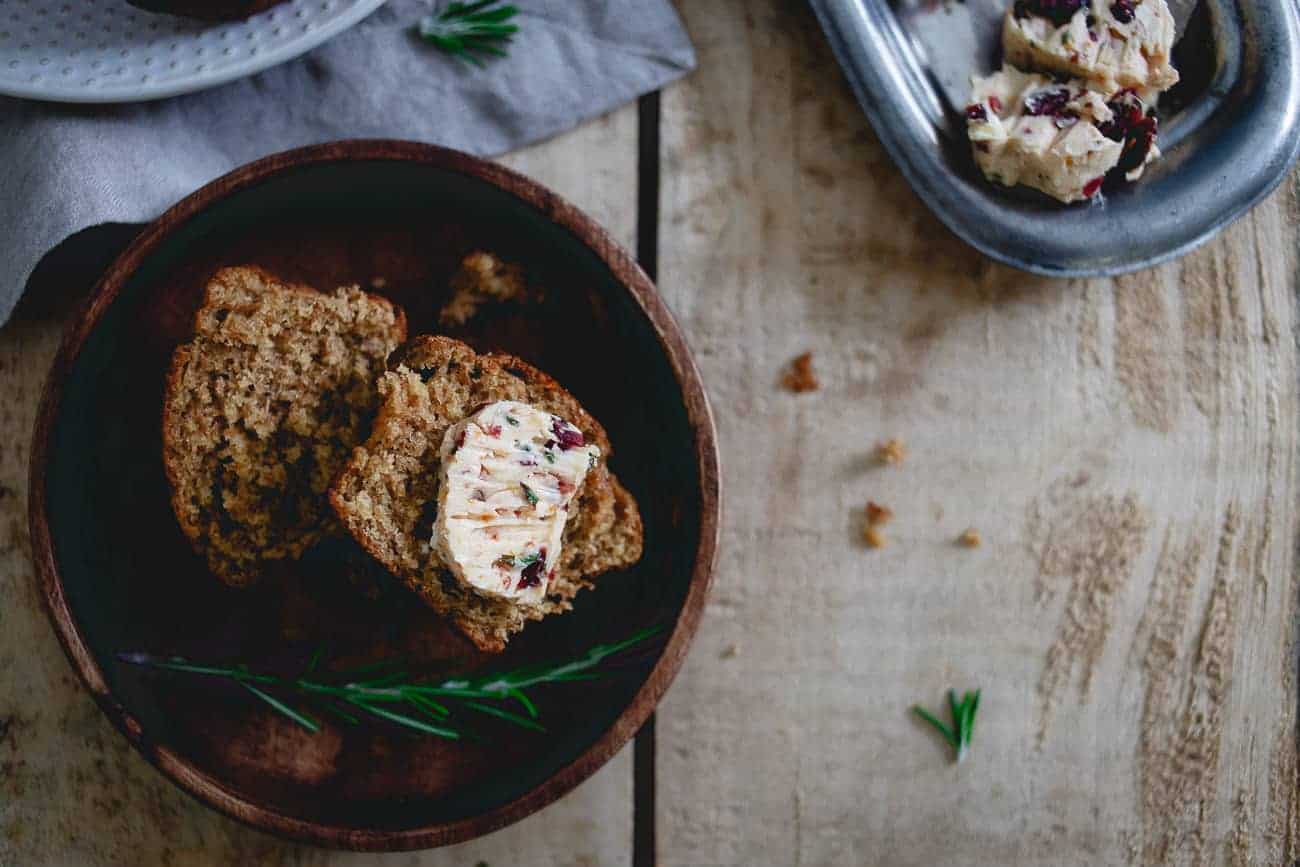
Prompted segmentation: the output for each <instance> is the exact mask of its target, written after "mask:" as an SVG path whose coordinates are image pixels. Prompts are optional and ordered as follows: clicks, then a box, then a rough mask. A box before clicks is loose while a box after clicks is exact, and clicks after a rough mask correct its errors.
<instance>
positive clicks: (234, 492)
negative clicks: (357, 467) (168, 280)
mask: <svg viewBox="0 0 1300 867" xmlns="http://www.w3.org/2000/svg"><path fill="white" fill-rule="evenodd" d="M405 337H406V320H405V317H404V315H403V313H402V311H401V310H400V309H399V308H397V307H395V306H394V305H392V304H391V303H389V302H388V301H386V300H384V299H382V298H378V297H376V296H373V295H368V294H366V293H365V292H362V291H361V290H359V289H357V288H355V287H351V288H343V289H338V290H336V291H335V292H333V293H332V294H326V293H323V292H317V291H316V290H314V289H311V288H310V287H307V286H301V285H291V284H286V283H284V282H283V281H281V280H279V279H278V278H277V277H275V276H274V275H272V274H270V273H268V272H266V271H263V270H261V269H259V268H252V267H240V268H224V269H222V270H221V271H218V272H217V273H216V274H215V275H214V276H213V277H212V279H211V281H210V282H209V283H208V286H207V289H206V291H205V294H204V297H203V303H202V306H201V307H200V308H199V311H198V315H197V317H196V321H195V335H194V338H193V339H192V340H191V341H190V342H189V343H186V344H184V345H182V346H181V347H179V348H178V349H177V350H176V353H175V355H174V356H173V358H172V366H171V371H170V373H169V375H168V378H167V387H166V394H165V396H164V399H163V466H164V469H165V470H166V473H167V479H168V481H169V482H170V483H171V487H172V506H173V508H174V510H175V512H176V517H177V520H178V521H179V522H180V525H181V529H182V531H183V532H184V533H185V535H186V536H188V537H189V539H190V540H191V542H192V543H193V544H194V547H195V548H196V550H198V552H199V553H201V554H203V555H205V556H206V557H207V560H208V564H209V567H210V568H211V569H212V571H213V572H214V573H215V574H216V575H217V576H218V577H219V578H221V579H222V580H223V581H225V582H226V583H228V584H232V585H245V584H250V583H252V582H253V581H254V580H256V578H257V577H258V575H259V573H260V572H261V570H262V568H263V566H264V565H265V564H266V563H267V562H270V561H278V560H292V559H296V558H297V557H299V556H300V555H301V554H302V553H303V552H304V551H305V550H306V549H307V548H308V547H309V546H311V545H312V544H314V543H315V542H316V541H317V540H319V539H320V538H321V537H322V536H323V535H324V534H326V533H327V532H331V531H333V532H338V530H339V528H338V525H337V523H336V522H335V520H334V517H333V514H332V512H331V510H330V508H329V503H328V499H327V491H328V488H329V485H330V483H331V482H332V481H333V479H334V477H335V475H336V474H337V473H338V471H339V470H340V469H341V468H342V466H343V464H344V462H345V461H346V460H347V458H348V455H349V454H351V451H352V447H353V446H355V445H356V444H357V443H359V442H360V441H361V440H362V439H364V437H365V436H366V433H367V432H368V430H369V427H370V423H371V421H372V419H373V417H374V413H375V410H376V408H377V406H378V403H379V397H378V392H377V391H376V389H375V380H376V378H377V377H378V376H379V375H380V373H381V372H382V371H383V370H384V362H385V359H386V358H387V356H388V354H389V353H390V352H391V351H392V350H393V349H394V348H395V347H396V346H398V345H399V344H400V343H401V342H402V341H403V340H404V339H405Z"/></svg>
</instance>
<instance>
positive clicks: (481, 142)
mask: <svg viewBox="0 0 1300 867" xmlns="http://www.w3.org/2000/svg"><path fill="white" fill-rule="evenodd" d="M515 5H517V6H519V7H520V12H519V15H518V17H517V18H516V19H515V20H516V22H517V23H518V25H519V28H520V29H519V33H518V34H517V35H516V37H515V40H514V42H513V43H512V45H511V48H510V52H509V55H508V56H507V57H504V58H498V59H492V60H489V61H488V62H487V63H486V64H485V66H484V67H483V68H478V67H474V66H471V65H468V64H465V63H464V62H462V61H459V60H456V59H454V58H452V57H449V56H447V55H444V54H442V53H441V52H439V51H437V50H436V49H435V48H433V47H432V46H429V45H426V44H424V43H422V42H420V41H419V40H417V39H415V38H414V37H413V36H412V34H411V28H412V26H413V25H414V24H415V23H416V22H418V21H419V20H420V18H422V17H424V16H425V15H428V14H429V12H430V8H431V7H430V3H429V0H390V2H389V3H388V4H386V5H385V6H383V7H381V8H380V9H379V10H378V11H377V12H375V13H374V14H372V15H371V16H370V17H368V18H366V19H365V20H364V21H362V22H361V23H360V24H357V25H356V26H355V27H353V28H352V29H350V30H348V31H347V32H345V33H343V34H341V35H339V36H337V37H335V38H334V39H333V40H331V41H329V42H327V43H325V44H324V45H323V46H321V47H320V48H317V49H316V50H315V51H313V52H311V53H310V54H308V55H306V56H305V57H302V58H299V59H298V60H295V61H291V62H289V63H286V64H283V65H281V66H278V67H275V68H273V69H270V70H267V71H266V72H263V73H261V74H259V75H256V76H253V77H251V78H247V79H244V80H242V81H237V82H234V83H231V84H227V85H224V86H222V87H219V88H216V89H213V90H208V91H203V92H201V93H195V94H190V95H187V96H181V97H176V98H174V99H169V100H162V101H160V102H149V103H138V104H131V105H117V106H110V107H81V106H64V105H51V104H48V103H36V102H25V101H22V100H17V99H9V98H4V97H0V164H3V165H4V166H5V169H4V172H3V176H2V178H3V179H2V180H0V225H2V226H3V227H4V231H3V232H2V233H0V261H4V262H7V263H8V266H7V268H6V270H5V275H4V277H2V278H0V324H3V323H4V322H5V321H7V320H8V318H9V316H10V314H11V313H12V312H13V309H14V306H15V305H16V304H17V303H18V299H19V297H20V296H21V295H22V293H23V291H24V289H25V287H26V286H27V283H28V278H29V276H30V275H31V273H32V270H33V268H34V267H35V266H36V264H37V262H38V261H40V259H41V257H42V256H43V255H45V253H46V252H47V251H49V250H50V249H51V248H52V247H54V246H55V245H56V244H58V243H60V242H61V241H62V240H63V239H65V238H67V237H68V236H69V235H72V234H73V233H75V232H78V231H80V230H82V229H85V228H87V227H89V226H94V225H98V224H101V223H131V222H140V221H144V220H151V219H153V218H154V217H156V216H157V215H158V214H159V213H161V212H162V211H163V210H164V209H165V208H167V207H168V206H170V205H171V204H173V203H174V202H176V200H177V199H180V198H182V197H183V196H185V195H187V194H188V193H190V192H193V191H194V190H195V189H196V188H198V187H199V186H202V185H203V184H205V183H207V182H208V181H210V180H212V179H213V178H216V177H218V176H220V175H222V174H224V173H226V172H228V171H230V170H231V169H233V168H235V167H236V166H238V165H241V164H243V163H246V162H249V161H250V160H253V159H256V158H258V157H262V156H265V155H267V154H269V153H274V152H276V151H280V150H285V149H286V148H292V147H298V146H300V145H307V144H315V143H319V142H324V141H331V140H335V139H341V138H406V139H417V140H420V141H427V142H433V143H435V144H440V145H446V146H448V147H453V148H459V149H461V150H466V151H470V152H472V153H477V154H483V155H493V154H499V153H502V152H504V151H507V150H510V149H511V148H515V147H518V146H520V145H523V144H527V143H528V142H532V141H537V140H539V139H543V138H546V137H548V136H551V135H554V134H556V133H559V132H561V131H563V130H566V129H569V128H570V127H573V126H575V125H577V124H578V123H580V122H581V121H583V120H586V119H588V118H591V117H595V116H597V115H600V114H603V113H605V112H607V111H609V110H611V109H613V108H615V107H616V106H619V105H621V104H623V103H626V102H628V101H630V100H632V99H635V98H636V97H638V96H640V95H641V94H644V93H648V92H650V91H653V90H655V89H657V88H659V87H660V86H662V85H664V84H666V83H668V82H669V81H672V80H673V79H676V78H678V77H680V76H681V75H684V74H685V73H686V72H688V71H690V70H691V69H692V68H694V66H695V53H694V50H693V49H692V47H691V43H690V40H689V39H688V38H687V36H686V33H685V31H684V30H683V28H682V25H681V21H680V20H679V19H678V17H677V14H676V12H675V11H674V10H673V8H672V6H671V4H670V3H669V2H668V0H516V2H515Z"/></svg>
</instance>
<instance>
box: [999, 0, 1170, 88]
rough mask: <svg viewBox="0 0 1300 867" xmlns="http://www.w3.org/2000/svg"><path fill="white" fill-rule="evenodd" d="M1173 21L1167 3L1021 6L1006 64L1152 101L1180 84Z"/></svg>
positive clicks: (1080, 1)
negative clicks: (1132, 92) (1173, 59)
mask: <svg viewBox="0 0 1300 867" xmlns="http://www.w3.org/2000/svg"><path fill="white" fill-rule="evenodd" d="M1173 46H1174V17H1173V15H1172V14H1170V12H1169V7H1168V6H1167V5H1165V0H1092V2H1091V3H1088V2H1085V0H1019V2H1017V3H1016V4H1015V5H1013V6H1012V7H1011V9H1009V10H1008V11H1007V16H1006V18H1005V19H1004V20H1003V24H1002V51H1003V56H1004V57H1005V58H1006V62H1007V63H1009V64H1011V65H1012V66H1018V67H1020V68H1022V69H1035V70H1041V71H1043V72H1049V73H1053V74H1056V75H1062V76H1067V77H1070V78H1079V79H1082V80H1084V81H1086V82H1088V84H1089V86H1091V87H1093V88H1096V89H1097V90H1099V91H1101V92H1102V93H1104V94H1113V93H1116V92H1118V91H1120V90H1124V89H1129V90H1136V91H1137V92H1138V94H1139V95H1141V96H1142V97H1143V98H1144V99H1145V100H1146V101H1147V102H1154V97H1155V96H1156V95H1158V94H1159V93H1160V91H1163V90H1168V89H1169V88H1171V87H1173V86H1174V85H1175V84H1177V83H1178V72H1177V70H1175V69H1174V68H1173V66H1172V65H1170V53H1171V52H1172V51H1173Z"/></svg>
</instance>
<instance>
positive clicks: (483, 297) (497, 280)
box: [438, 250, 542, 326]
mask: <svg viewBox="0 0 1300 867" xmlns="http://www.w3.org/2000/svg"><path fill="white" fill-rule="evenodd" d="M451 290H452V296H451V300H450V301H448V302H447V304H446V306H444V307H443V308H442V310H441V311H439V313H438V322H439V324H441V325H443V326H451V325H464V324H465V323H466V322H468V321H469V320H470V319H472V318H473V317H474V315H475V314H476V313H478V310H479V308H480V307H482V306H483V305H484V304H486V303H488V302H489V301H521V302H522V301H540V300H542V293H541V292H540V291H539V290H538V289H537V288H536V287H533V286H529V285H528V281H527V279H526V278H525V277H524V270H523V268H521V267H519V266H518V265H513V264H511V263H509V262H503V261H501V260H500V259H498V258H497V257H496V256H494V255H492V254H491V253H485V252H483V251H482V250H476V251H475V252H473V253H470V254H469V255H468V256H466V257H465V258H464V259H462V260H461V262H460V269H459V270H458V271H456V273H455V274H453V275H452V277H451Z"/></svg>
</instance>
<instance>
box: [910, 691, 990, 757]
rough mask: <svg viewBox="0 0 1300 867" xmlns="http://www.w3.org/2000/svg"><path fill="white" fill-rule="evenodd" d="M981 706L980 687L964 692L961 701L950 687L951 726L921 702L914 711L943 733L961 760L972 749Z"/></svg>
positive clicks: (955, 754) (949, 710) (915, 706)
mask: <svg viewBox="0 0 1300 867" xmlns="http://www.w3.org/2000/svg"><path fill="white" fill-rule="evenodd" d="M979 706H980V691H979V690H978V689H976V690H972V691H969V692H966V693H965V694H963V695H962V697H961V701H958V700H957V693H956V692H955V691H954V690H951V689H950V690H948V712H949V714H951V715H952V725H951V726H948V725H945V724H944V723H942V722H940V720H939V718H938V717H936V716H935V715H934V714H932V713H930V712H929V711H928V710H926V709H925V708H923V707H921V706H920V705H919V704H918V705H914V706H913V707H912V711H913V712H914V713H915V714H916V715H917V716H919V717H920V718H921V719H923V720H925V721H926V722H927V723H929V724H930V725H931V726H932V727H933V728H934V729H935V730H936V731H937V732H939V734H941V735H943V739H944V740H946V741H947V742H948V743H949V744H950V745H951V746H952V748H953V750H954V751H955V752H954V756H955V760H956V761H958V762H960V761H963V760H964V759H965V758H966V753H967V752H968V751H969V750H970V742H971V735H972V734H974V732H975V713H976V711H978V710H979Z"/></svg>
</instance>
